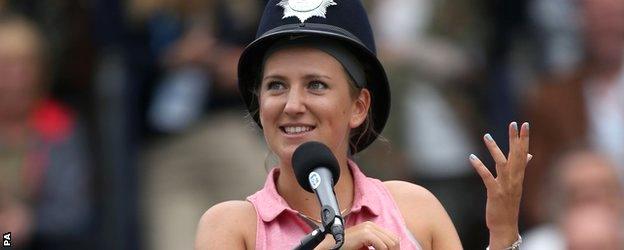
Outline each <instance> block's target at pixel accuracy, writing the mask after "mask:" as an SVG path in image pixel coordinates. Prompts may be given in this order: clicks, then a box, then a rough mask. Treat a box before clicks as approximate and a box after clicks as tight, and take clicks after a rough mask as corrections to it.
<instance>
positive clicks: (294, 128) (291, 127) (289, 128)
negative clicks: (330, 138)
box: [280, 125, 315, 135]
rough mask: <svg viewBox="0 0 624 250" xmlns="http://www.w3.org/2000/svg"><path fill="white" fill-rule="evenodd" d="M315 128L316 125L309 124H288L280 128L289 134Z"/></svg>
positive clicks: (296, 133)
mask: <svg viewBox="0 0 624 250" xmlns="http://www.w3.org/2000/svg"><path fill="white" fill-rule="evenodd" d="M314 128H315V127H314V126H308V125H286V126H280V129H281V130H282V132H284V133H285V134H287V135H299V134H304V133H306V132H309V131H312V130H314Z"/></svg>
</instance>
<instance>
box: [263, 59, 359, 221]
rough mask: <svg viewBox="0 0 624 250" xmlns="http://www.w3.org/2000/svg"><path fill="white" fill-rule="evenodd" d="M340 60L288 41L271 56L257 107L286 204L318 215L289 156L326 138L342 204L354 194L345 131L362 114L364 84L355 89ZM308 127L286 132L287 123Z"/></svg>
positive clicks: (349, 201)
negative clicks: (300, 188) (334, 162)
mask: <svg viewBox="0 0 624 250" xmlns="http://www.w3.org/2000/svg"><path fill="white" fill-rule="evenodd" d="M350 84H351V83H349V79H348V76H347V74H346V73H345V70H344V69H343V67H342V65H341V64H340V63H339V62H338V61H337V60H336V59H334V58H333V57H332V56H330V55H329V54H326V53H325V52H322V51H321V50H317V49H314V48H309V47H290V48H284V49H282V50H279V51H277V52H275V53H273V54H272V55H270V56H269V58H268V59H267V61H266V63H265V67H264V74H263V77H262V83H261V86H260V88H259V100H260V102H259V103H260V106H259V112H260V121H261V123H262V126H263V132H264V137H265V140H266V141H267V143H268V145H269V148H270V149H271V151H272V152H274V153H275V154H276V155H277V156H278V158H279V168H280V171H281V174H280V176H279V179H278V182H277V184H278V187H277V188H278V190H279V192H280V194H281V195H282V196H284V197H285V198H286V200H287V201H290V203H291V204H290V205H291V206H293V208H294V209H297V210H299V211H301V212H303V213H306V214H307V215H309V216H312V217H314V218H317V217H318V215H317V214H316V213H315V212H312V211H318V210H319V208H318V204H317V202H316V201H315V200H314V199H315V198H314V196H312V194H309V195H305V196H302V195H301V193H300V192H297V190H294V189H293V188H292V187H298V184H297V183H296V180H295V179H294V174H293V173H292V167H291V158H292V154H293V152H294V151H295V149H296V148H297V147H298V146H299V145H301V144H302V143H304V142H306V141H311V140H315V141H320V142H322V143H324V144H326V145H327V146H328V147H329V148H330V149H331V150H332V152H333V153H334V155H335V156H336V158H337V160H338V162H339V164H340V168H341V173H342V174H341V178H340V181H339V183H338V184H337V186H336V190H337V191H336V194H337V195H338V202H339V204H340V207H349V206H350V205H351V201H352V199H353V193H352V192H353V184H352V177H351V176H350V173H349V171H348V170H347V169H348V168H347V149H348V145H349V132H350V130H351V129H354V128H357V127H358V126H360V125H361V124H362V123H363V122H364V120H365V119H366V115H367V111H368V108H369V106H370V93H369V92H368V90H366V89H363V90H354V89H353V87H352V86H351V85H350ZM289 126H290V127H293V126H305V127H308V128H310V130H309V131H306V132H301V133H295V134H292V133H291V134H289V133H287V132H286V127H289Z"/></svg>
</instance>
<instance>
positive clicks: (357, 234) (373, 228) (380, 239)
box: [315, 221, 401, 250]
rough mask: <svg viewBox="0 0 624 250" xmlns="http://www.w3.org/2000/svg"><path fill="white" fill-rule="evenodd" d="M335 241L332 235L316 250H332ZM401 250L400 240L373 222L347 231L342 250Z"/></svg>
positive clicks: (358, 225)
mask: <svg viewBox="0 0 624 250" xmlns="http://www.w3.org/2000/svg"><path fill="white" fill-rule="evenodd" d="M333 246H334V239H333V238H332V237H331V235H328V236H327V237H325V240H323V242H321V244H320V245H319V246H318V247H316V248H315V249H331V247H333ZM369 247H373V248H374V249H389V250H390V249H401V247H400V239H399V237H398V236H396V235H395V234H394V233H392V232H390V231H388V230H386V229H383V228H381V227H380V226H378V225H376V224H375V223H373V222H370V221H366V222H362V223H360V224H357V225H355V226H353V227H350V228H347V230H345V242H344V244H343V245H342V247H341V248H340V249H349V250H351V249H352V250H360V249H370V248H369Z"/></svg>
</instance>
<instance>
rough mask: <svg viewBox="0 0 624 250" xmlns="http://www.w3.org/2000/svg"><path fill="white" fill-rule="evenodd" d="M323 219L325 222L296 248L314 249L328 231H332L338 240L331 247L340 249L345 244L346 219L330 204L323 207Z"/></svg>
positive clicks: (301, 249) (298, 249) (300, 249)
mask: <svg viewBox="0 0 624 250" xmlns="http://www.w3.org/2000/svg"><path fill="white" fill-rule="evenodd" d="M321 220H322V223H323V224H322V225H321V226H320V227H319V228H317V229H315V230H314V231H312V232H311V233H309V234H308V235H306V236H304V237H303V239H301V243H300V244H299V246H297V247H296V248H295V250H313V249H314V248H315V247H316V246H318V245H319V244H321V242H322V241H323V239H325V235H327V234H328V233H331V234H332V236H333V237H334V240H335V241H336V244H335V245H334V246H333V247H332V248H331V249H339V248H340V247H341V246H342V244H344V219H343V218H342V216H340V215H337V214H336V212H335V211H334V209H332V208H331V207H330V206H324V207H322V208H321ZM327 229H329V230H327Z"/></svg>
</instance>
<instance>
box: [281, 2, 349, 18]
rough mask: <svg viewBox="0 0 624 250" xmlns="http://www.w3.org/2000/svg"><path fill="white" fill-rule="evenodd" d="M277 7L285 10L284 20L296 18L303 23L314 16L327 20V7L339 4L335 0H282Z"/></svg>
mask: <svg viewBox="0 0 624 250" xmlns="http://www.w3.org/2000/svg"><path fill="white" fill-rule="evenodd" d="M277 5H278V6H281V7H282V8H284V16H283V17H282V19H285V18H288V17H293V16H294V17H297V18H299V20H300V21H301V23H303V22H305V20H307V19H308V18H310V17H313V16H317V17H322V18H325V14H326V13H327V7H329V6H332V5H338V4H337V3H336V2H334V0H282V1H281V2H279V3H278V4H277Z"/></svg>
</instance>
